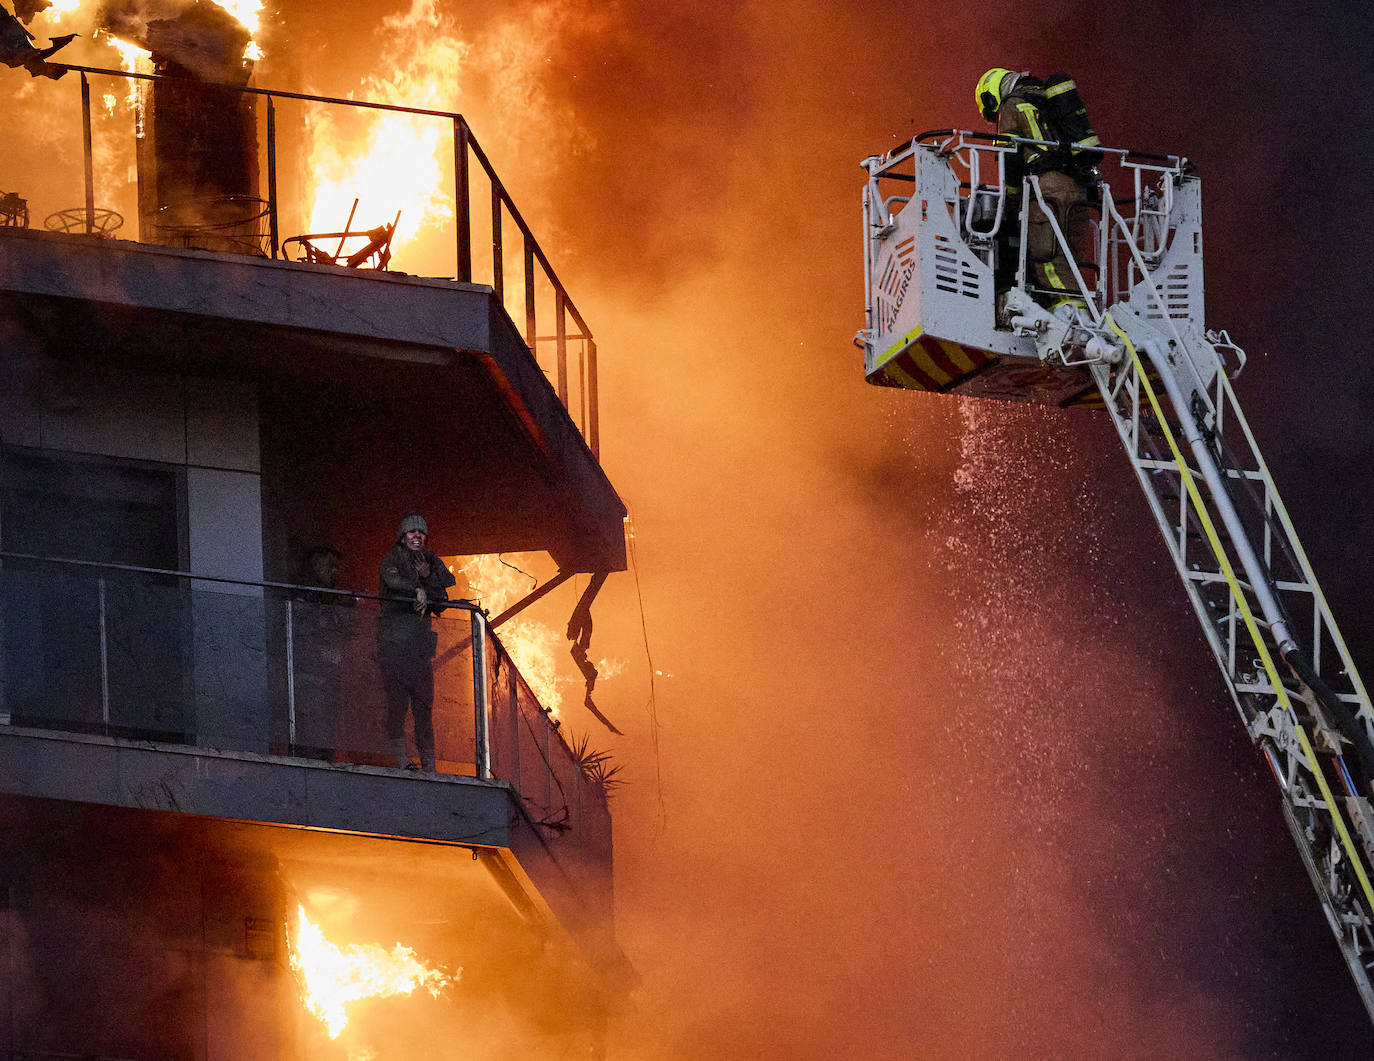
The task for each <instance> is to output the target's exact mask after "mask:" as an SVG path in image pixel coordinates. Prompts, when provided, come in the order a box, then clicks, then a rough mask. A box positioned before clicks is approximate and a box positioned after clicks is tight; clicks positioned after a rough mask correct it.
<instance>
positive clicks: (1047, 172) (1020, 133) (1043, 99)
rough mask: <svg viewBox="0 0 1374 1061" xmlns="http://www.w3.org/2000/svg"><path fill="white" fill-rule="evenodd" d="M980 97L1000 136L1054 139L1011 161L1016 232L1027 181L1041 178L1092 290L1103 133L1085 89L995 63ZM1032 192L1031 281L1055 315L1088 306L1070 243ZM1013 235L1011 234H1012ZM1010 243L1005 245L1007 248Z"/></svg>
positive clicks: (1011, 220)
mask: <svg viewBox="0 0 1374 1061" xmlns="http://www.w3.org/2000/svg"><path fill="white" fill-rule="evenodd" d="M974 95H975V98H976V99H977V101H978V109H979V111H980V112H981V113H982V115H983V117H984V118H985V119H987V120H988V121H990V122H996V123H997V131H998V132H999V133H1002V134H1004V135H1006V136H1016V137H1021V138H1023V139H1026V140H1041V141H1050V142H1052V146H1051V145H1036V144H1021V145H1020V150H1019V152H1018V158H1017V159H1016V160H1015V161H1016V165H1010V166H1008V173H1007V195H1008V203H1009V204H1010V205H1011V210H1010V211H1009V212H1008V213H1009V217H1008V223H1007V225H1008V229H1009V230H1010V228H1013V227H1014V228H1016V229H1017V230H1019V224H1020V223H1019V217H1020V204H1021V201H1022V184H1023V182H1024V178H1025V177H1026V176H1033V177H1035V178H1036V180H1037V181H1038V183H1039V185H1040V195H1041V197H1042V198H1043V199H1044V201H1045V206H1046V207H1047V208H1048V210H1049V213H1050V214H1052V215H1053V216H1054V220H1055V221H1056V222H1057V223H1058V225H1059V231H1060V232H1061V233H1062V234H1063V237H1064V240H1065V241H1067V244H1068V248H1069V249H1070V250H1071V251H1072V253H1073V261H1074V264H1075V265H1077V266H1078V270H1079V274H1080V275H1081V276H1082V277H1083V282H1084V283H1085V284H1087V285H1088V286H1089V289H1091V287H1092V286H1093V285H1094V284H1095V283H1096V277H1097V266H1096V264H1095V262H1096V257H1097V255H1096V238H1095V234H1094V222H1095V221H1096V218H1097V216H1098V209H1099V208H1098V206H1097V203H1096V187H1097V185H1098V184H1099V183H1100V178H1099V176H1098V174H1097V169H1096V167H1097V163H1098V162H1099V161H1101V157H1102V156H1101V153H1100V152H1098V151H1096V150H1094V149H1095V148H1096V147H1097V146H1098V139H1097V134H1096V133H1094V132H1093V129H1092V126H1091V125H1090V124H1089V123H1088V117H1087V111H1086V110H1085V109H1084V107H1083V102H1082V99H1081V98H1080V97H1079V95H1078V88H1077V86H1076V85H1075V84H1074V82H1073V80H1072V79H1071V78H1069V77H1068V76H1067V75H1064V74H1056V75H1055V76H1054V77H1051V78H1050V79H1049V80H1048V81H1040V80H1039V79H1038V78H1035V77H1032V76H1031V75H1030V74H1028V73H1017V72H1015V71H1012V70H1007V69H1004V68H1002V67H994V68H993V69H991V70H989V71H988V72H987V73H985V74H984V75H983V76H982V77H980V78H979V79H978V86H977V88H976V89H975V90H974ZM1024 194H1025V195H1026V196H1028V197H1029V198H1028V199H1027V200H1026V203H1027V209H1029V210H1030V216H1029V218H1028V224H1027V230H1026V232H1027V234H1026V242H1027V247H1026V264H1027V266H1028V267H1029V275H1028V276H1027V280H1028V281H1029V282H1030V283H1032V284H1034V285H1035V287H1036V288H1038V289H1039V290H1038V291H1035V292H1033V293H1034V294H1035V295H1036V296H1037V298H1038V300H1039V301H1041V302H1043V303H1044V304H1045V305H1046V306H1047V308H1048V309H1049V310H1050V311H1051V312H1054V311H1056V310H1058V309H1060V308H1061V307H1064V306H1072V305H1075V304H1079V305H1081V304H1082V299H1081V298H1080V297H1079V294H1080V292H1079V287H1078V282H1077V281H1076V280H1075V279H1074V275H1073V269H1072V268H1071V267H1070V264H1069V256H1068V255H1067V254H1065V247H1064V244H1063V243H1061V242H1060V240H1059V239H1058V238H1056V236H1055V233H1054V226H1053V225H1052V224H1051V223H1050V220H1049V216H1048V215H1047V214H1046V211H1045V210H1043V209H1041V207H1040V203H1039V201H1038V200H1037V199H1036V197H1035V193H1034V192H1033V191H1032V190H1031V189H1030V188H1029V187H1027V188H1026V189H1025V191H1024ZM1010 234H1011V233H1010V231H1008V233H1007V235H1008V237H1010ZM1006 245H1007V244H1006V243H1005V242H1004V243H1003V246H1004V247H1005V246H1006ZM1013 272H1014V270H1013Z"/></svg>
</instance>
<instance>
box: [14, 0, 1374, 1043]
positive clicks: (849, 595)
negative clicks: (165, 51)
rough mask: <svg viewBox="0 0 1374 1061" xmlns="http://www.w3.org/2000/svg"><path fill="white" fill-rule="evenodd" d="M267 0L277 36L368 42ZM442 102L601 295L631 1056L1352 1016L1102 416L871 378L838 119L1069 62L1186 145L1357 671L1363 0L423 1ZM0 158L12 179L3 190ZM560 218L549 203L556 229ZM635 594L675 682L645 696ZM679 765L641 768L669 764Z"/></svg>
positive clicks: (1232, 300)
mask: <svg viewBox="0 0 1374 1061" xmlns="http://www.w3.org/2000/svg"><path fill="white" fill-rule="evenodd" d="M393 7H395V8H396V10H401V5H384V4H377V3H374V2H372V0H368V2H367V3H363V2H361V0H342V2H337V3H332V4H330V5H327V7H326V5H322V4H319V3H318V2H316V0H283V3H282V5H281V10H280V14H279V16H278V23H277V27H276V29H275V31H274V32H275V34H276V42H275V46H274V42H273V38H272V36H270V35H269V36H268V37H267V39H266V44H267V47H268V59H267V60H265V61H264V63H262V64H261V65H260V68H259V75H258V83H259V84H262V85H267V86H272V87H282V88H305V89H309V90H313V91H317V92H324V93H331V94H343V93H345V92H348V91H351V90H357V89H359V88H360V86H361V79H362V78H363V76H364V75H365V74H367V73H373V74H380V75H382V76H386V75H387V73H388V72H387V71H386V70H381V69H379V68H378V67H377V66H376V65H375V64H376V56H377V55H378V53H379V50H380V49H382V48H383V47H384V46H385V40H386V39H385V37H384V36H383V34H382V33H381V32H380V30H379V29H378V24H379V20H380V18H381V17H382V16H383V15H386V14H390V13H392V8H393ZM439 14H440V16H441V21H439V22H438V23H437V24H435V25H434V26H432V27H431V31H430V32H432V33H433V34H436V35H441V34H445V33H447V34H452V35H455V36H457V37H458V38H460V39H462V40H463V41H465V42H469V43H470V44H471V47H472V50H471V52H470V53H469V54H468V55H467V57H466V59H465V60H464V65H463V67H462V69H460V70H459V71H457V72H456V74H455V87H454V88H453V96H452V100H451V104H450V105H452V106H454V107H456V108H457V109H461V110H462V111H463V112H464V113H465V114H466V115H467V116H468V117H469V120H470V121H471V122H472V124H473V128H474V131H475V132H476V135H477V136H478V137H479V139H482V140H483V142H484V143H486V144H487V145H488V149H489V151H490V152H491V154H492V156H493V160H494V162H495V164H496V165H497V167H498V169H500V170H501V171H502V173H503V175H504V176H505V179H506V180H507V183H508V185H509V186H510V188H511V191H512V193H513V194H514V196H515V198H516V201H517V202H518V203H520V204H521V207H522V210H523V211H524V213H525V214H526V216H527V217H528V218H529V219H530V221H531V223H532V225H533V226H534V228H535V230H536V231H537V232H538V233H540V234H541V240H544V241H545V243H546V246H547V247H548V249H549V250H550V253H551V257H553V259H554V262H555V264H556V265H557V267H558V268H559V271H560V273H561V275H562V276H563V279H564V280H565V282H566V283H567V284H568V287H569V289H570V291H571V292H572V294H573V297H574V298H575V299H576V300H577V303H578V305H579V306H580V307H581V309H582V311H583V313H584V314H585V316H586V317H587V319H588V320H589V322H590V323H591V325H592V327H593V328H594V329H595V330H596V332H597V336H598V340H599V348H600V355H601V372H602V414H603V419H602V424H603V439H604V442H603V459H604V463H605V465H606V468H607V470H608V473H609V475H610V477H611V480H612V482H613V483H615V484H616V486H617V488H618V489H619V490H620V492H621V495H622V497H623V498H624V499H625V501H626V503H627V505H628V507H629V509H630V512H631V515H632V518H633V520H634V526H635V531H636V535H637V537H636V543H635V545H636V548H635V553H636V556H637V559H638V565H637V568H638V570H637V575H638V578H637V579H636V577H635V576H634V575H633V574H630V573H626V574H619V575H615V576H613V577H612V579H611V581H610V582H609V583H608V585H607V588H606V590H605V592H604V593H603V596H602V598H601V600H600V601H599V602H598V604H597V609H596V617H597V635H596V636H597V645H598V649H597V651H599V652H601V653H604V654H606V655H609V656H618V657H622V658H626V659H629V660H630V667H629V669H628V671H627V673H626V674H625V675H624V676H623V677H621V678H617V679H615V680H614V681H612V682H608V683H606V684H605V686H604V687H603V693H602V707H603V708H604V709H605V710H606V712H607V713H608V714H609V715H610V716H611V717H612V718H614V719H615V720H616V721H617V722H618V723H619V724H620V725H621V728H623V729H625V730H626V731H627V736H626V737H624V738H615V737H613V736H612V735H610V734H607V733H605V732H604V731H601V730H599V729H597V728H596V724H595V722H593V721H592V720H590V719H589V718H584V717H580V714H579V712H578V711H577V710H575V709H573V710H571V711H570V719H569V721H570V724H571V725H572V726H573V727H574V728H575V729H577V730H579V731H581V730H586V731H588V732H590V733H591V734H592V736H593V740H594V741H595V742H597V743H598V744H600V745H602V746H604V747H606V748H607V749H608V750H610V751H612V752H613V754H614V755H615V756H616V757H617V759H618V760H619V761H620V762H622V763H623V764H624V768H625V772H626V774H627V776H628V777H629V780H630V783H629V784H628V785H627V786H626V787H625V788H623V789H622V790H620V791H619V792H618V793H617V794H616V796H615V798H614V803H613V809H614V812H615V815H616V827H617V830H618V833H617V859H618V865H617V903H618V908H619V925H618V930H619V933H620V937H621V940H622V944H623V946H624V948H625V950H626V952H627V954H628V955H629V957H630V959H631V961H632V962H633V963H634V964H635V966H636V968H637V969H638V971H639V973H640V975H641V976H642V978H643V982H642V984H641V986H640V988H639V990H638V991H637V993H636V996H635V1000H634V1006H633V1008H632V1009H631V1010H629V1011H628V1012H627V1013H626V1014H625V1016H624V1018H623V1019H622V1021H621V1022H620V1027H619V1032H618V1037H619V1040H618V1045H617V1052H616V1053H615V1054H614V1056H616V1057H617V1058H623V1059H639V1058H645V1059H649V1058H653V1059H658V1058H661V1059H664V1061H688V1059H699V1058H707V1057H718V1058H729V1059H735V1058H766V1059H775V1058H776V1059H783V1058H787V1059H802V1058H804V1059H817V1061H819V1059H832V1058H853V1059H856V1061H857V1059H903V1058H913V1057H920V1058H940V1059H943V1058H951V1059H952V1058H969V1057H1013V1056H1015V1057H1037V1058H1040V1057H1043V1058H1097V1057H1115V1058H1153V1057H1188V1058H1270V1057H1272V1058H1336V1057H1353V1056H1361V1055H1363V1054H1366V1053H1368V1051H1369V1048H1370V1043H1371V1038H1374V1036H1371V1032H1370V1027H1369V1024H1368V1021H1367V1020H1366V1018H1365V1017H1364V1015H1363V1011H1362V1009H1361V1007H1360V1006H1359V1003H1358V1001H1357V999H1356V998H1355V995H1354V992H1353V989H1351V987H1350V986H1349V984H1348V982H1347V974H1346V972H1345V969H1344V966H1343V965H1342V963H1341V961H1340V957H1339V955H1338V953H1337V951H1336V948H1335V946H1334V944H1333V943H1332V941H1331V939H1330V937H1329V930H1328V929H1327V928H1326V925H1325V922H1324V920H1323V919H1322V917H1321V915H1320V912H1319V907H1318V905H1317V902H1316V900H1315V897H1314V895H1313V894H1312V890H1311V887H1310V885H1309V884H1308V882H1307V879H1306V875H1305V874H1304V872H1303V870H1302V868H1301V865H1300V862H1299V859H1298V855H1297V852H1296V850H1295V849H1294V848H1293V845H1292V843H1291V841H1290V840H1289V839H1288V836H1287V832H1286V830H1285V827H1284V825H1283V821H1282V818H1281V816H1280V811H1279V802H1278V798H1277V795H1276V793H1275V792H1274V791H1273V788H1272V781H1271V780H1270V779H1269V777H1268V775H1267V770H1266V769H1265V767H1264V764H1263V760H1262V758H1261V757H1260V755H1259V754H1258V752H1256V751H1255V750H1253V749H1252V748H1250V746H1249V743H1248V741H1247V739H1246V738H1245V736H1244V733H1243V730H1242V728H1241V726H1240V723H1239V721H1238V719H1237V718H1236V715H1235V712H1234V708H1233V707H1232V706H1231V704H1230V702H1229V700H1227V698H1226V696H1225V693H1224V689H1223V687H1222V683H1221V679H1220V676H1219V675H1218V674H1217V673H1216V668H1215V664H1214V663H1213V662H1212V660H1211V658H1210V655H1209V654H1208V653H1207V651H1206V649H1205V646H1204V644H1203V641H1202V639H1201V637H1200V636H1199V635H1198V633H1197V631H1196V629H1195V621H1194V619H1193V617H1192V615H1191V612H1190V611H1189V609H1188V608H1187V606H1186V603H1185V600H1184V596H1183V592H1182V589H1181V588H1180V587H1178V586H1177V585H1176V582H1175V576H1174V574H1173V570H1172V567H1171V565H1170V564H1169V562H1168V558H1167V555H1166V554H1165V552H1164V549H1163V547H1162V545H1161V544H1160V543H1159V541H1158V540H1157V539H1158V534H1157V532H1156V531H1155V530H1154V529H1153V527H1152V525H1151V521H1150V519H1149V515H1148V512H1147V509H1146V507H1145V505H1144V504H1143V503H1142V501H1141V499H1140V498H1139V497H1137V496H1136V487H1135V485H1134V480H1133V478H1132V476H1131V473H1130V469H1129V466H1128V465H1127V463H1126V460H1125V458H1124V455H1122V454H1121V453H1120V451H1119V446H1118V444H1117V443H1116V442H1115V435H1114V433H1113V432H1112V430H1111V427H1110V425H1109V424H1108V422H1107V421H1106V419H1105V417H1103V416H1100V415H1099V416H1095V415H1093V414H1090V413H1084V412H1058V411H1038V410H1030V409H1025V408H1022V407H1016V406H1004V405H994V404H991V403H985V404H978V403H976V402H971V401H966V400H961V399H954V398H941V397H936V396H929V395H919V394H894V393H892V392H889V391H883V390H879V389H876V388H871V387H868V386H867V385H866V384H865V383H864V382H863V379H862V367H863V366H862V354H861V352H860V351H858V350H856V349H854V347H853V346H852V345H851V338H852V336H853V333H854V332H855V330H857V329H858V328H859V327H861V326H862V324H863V291H862V256H861V244H860V231H859V202H860V200H859V195H860V190H861V187H862V177H863V174H862V171H861V170H860V168H859V161H860V160H861V159H862V158H863V157H865V156H866V155H869V154H874V153H880V152H882V151H884V150H886V149H888V148H889V147H892V146H894V145H896V144H898V143H900V142H902V141H905V140H906V139H908V138H909V137H910V136H912V135H913V134H915V133H917V132H919V131H922V130H924V129H930V128H940V127H947V126H951V125H964V126H966V127H978V126H979V125H980V121H979V119H978V116H977V114H976V113H975V112H974V109H973V84H974V82H975V81H976V79H977V77H978V75H979V74H980V73H982V71H983V70H984V69H986V68H987V67H989V66H994V65H997V66H1008V67H1011V68H1013V69H1029V70H1033V71H1035V72H1036V73H1038V74H1040V75H1041V76H1045V75H1048V74H1050V73H1052V72H1055V71H1057V70H1066V71H1068V72H1070V73H1072V74H1073V75H1074V76H1075V77H1076V79H1077V81H1078V83H1079V86H1080V89H1081V91H1082V93H1083V96H1084V98H1085V100H1086V102H1087V105H1088V107H1089V111H1090V113H1091V115H1092V117H1093V120H1094V124H1095V126H1096V128H1097V130H1098V131H1099V133H1100V134H1101V136H1102V139H1103V141H1104V142H1105V143H1107V144H1110V145H1113V146H1130V147H1136V148H1140V149H1144V150H1155V151H1168V152H1178V153H1182V154H1185V155H1187V156H1189V157H1190V158H1192V159H1194V160H1195V161H1196V164H1197V168H1198V172H1199V174H1200V175H1201V176H1202V178H1203V189H1204V218H1205V222H1204V231H1205V234H1206V239H1207V270H1208V272H1207V291H1208V299H1207V302H1208V324H1209V326H1211V327H1226V328H1228V329H1230V331H1231V334H1232V336H1233V337H1234V338H1235V339H1236V340H1237V341H1238V342H1240V343H1241V345H1243V346H1244V347H1246V349H1247V350H1248V352H1249V354H1250V363H1249V366H1248V368H1247V369H1246V371H1245V373H1244V374H1243V375H1242V377H1241V378H1240V380H1239V381H1238V384H1237V388H1238V392H1239V395H1240V399H1241V402H1242V403H1243V405H1244V406H1245V409H1246V411H1247V414H1248V415H1249V417H1250V420H1251V423H1252V426H1253V427H1254V429H1255V432H1256V435H1257V437H1258V439H1259V442H1260V445H1261V448H1262V450H1263V452H1264V455H1265V457H1266V459H1267V460H1268V462H1269V464H1270V467H1271V469H1272V471H1273V473H1274V475H1275V478H1276V479H1277V481H1278V484H1279V487H1280V489H1281V491H1282V492H1283V495H1284V498H1285V500H1286V502H1287V504H1288V507H1289V509H1290V512H1291V513H1292V515H1293V518H1294V520H1295V522H1296V523H1297V525H1298V528H1299V531H1300V533H1301V534H1302V537H1303V544H1304V546H1305V547H1306V549H1307V551H1308V554H1309V556H1310V557H1311V559H1312V562H1313V564H1314V566H1315V568H1316V570H1317V573H1318V575H1319V577H1321V578H1322V579H1323V585H1324V588H1325V590H1326V592H1327V595H1328V597H1329V599H1330V601H1331V604H1332V607H1333V609H1334V611H1335V614H1336V617H1337V620H1338V622H1340V624H1341V626H1342V628H1343V630H1344V632H1345V635H1346V637H1347V640H1348V641H1349V643H1350V645H1351V648H1352V650H1353V651H1354V653H1355V655H1356V658H1357V660H1359V661H1360V662H1361V664H1362V667H1363V670H1364V673H1365V674H1366V676H1372V675H1374V610H1371V603H1370V602H1371V600H1374V575H1371V572H1370V569H1369V567H1368V565H1367V564H1365V563H1364V562H1363V558H1364V557H1363V554H1364V550H1365V547H1366V544H1367V542H1368V541H1369V540H1370V521H1371V518H1372V517H1374V513H1371V510H1370V500H1369V496H1368V486H1369V482H1370V474H1369V471H1368V462H1369V459H1370V455H1371V454H1370V448H1371V445H1370V443H1371V437H1374V429H1371V427H1370V425H1369V417H1368V415H1367V410H1368V409H1369V408H1370V407H1371V402H1370V399H1371V397H1374V370H1371V367H1370V364H1369V361H1368V359H1367V358H1366V357H1365V356H1364V355H1365V349H1366V347H1367V346H1368V345H1369V342H1368V339H1367V337H1366V335H1365V333H1364V330H1363V329H1362V327H1361V322H1362V321H1363V319H1364V317H1365V316H1366V314H1365V312H1364V310H1365V304H1366V302H1367V291H1366V287H1367V279H1366V278H1367V277H1368V276H1369V275H1370V274H1371V264H1374V263H1371V239H1370V237H1369V231H1370V228H1371V224H1374V216H1371V215H1372V214H1374V207H1372V206H1371V197H1370V196H1369V194H1368V189H1367V185H1368V177H1367V173H1366V169H1367V167H1366V165H1365V156H1366V155H1367V153H1368V145H1369V144H1370V143H1371V142H1374V115H1372V114H1371V105H1370V102H1369V100H1370V95H1369V91H1368V84H1369V81H1370V75H1371V73H1374V69H1371V60H1370V51H1369V48H1368V43H1367V35H1366V32H1365V26H1364V24H1363V23H1364V19H1363V18H1361V19H1359V21H1358V23H1357V18H1356V15H1355V14H1354V12H1353V9H1352V10H1351V11H1350V12H1349V13H1342V12H1340V11H1333V10H1328V9H1322V10H1315V9H1314V10H1306V9H1303V8H1301V7H1300V6H1295V5H1276V4H1268V3H1247V4H1239V3H1221V4H1214V5H1210V6H1208V7H1207V8H1206V9H1205V10H1203V9H1202V7H1201V5H1192V4H1185V3H1181V2H1174V3H1164V4H1149V5H1136V6H1135V7H1131V6H1130V5H1113V6H1109V7H1107V8H1104V7H1103V6H1101V5H1089V4H1085V3H1079V4H1074V3H1061V4H1056V5H1045V6H1044V8H1043V9H1040V8H1036V7H1034V6H1030V5H1008V4H1000V3H999V4H981V5H964V6H949V7H944V6H941V7H936V6H934V5H926V6H923V5H919V4H909V3H908V4H899V3H879V2H870V3H866V4H862V5H846V6H836V5H830V4H825V3H820V2H813V0H801V2H794V3H788V4H780V3H776V2H774V3H739V4H724V3H709V4H696V5H687V6H677V7H671V6H663V5H659V4H657V3H651V2H649V0H627V2H619V3H598V4H591V3H578V4H555V3H513V4H506V5H502V6H500V7H499V8H490V7H481V8H478V7H477V6H475V5H473V6H465V5H462V4H458V3H449V4H448V5H447V6H445V7H443V8H442V9H441V10H440V12H439ZM11 183H17V182H15V181H14V180H12V179H10V178H8V177H0V187H6V188H7V187H8V185H9V184H11ZM545 233H547V234H548V236H547V237H545V235H544V234H545ZM641 603H642V607H643V619H644V628H645V629H647V635H648V643H649V647H650V650H651V651H652V654H653V663H654V665H655V666H656V667H657V668H658V670H660V671H661V672H663V673H662V674H661V675H660V676H659V677H658V679H657V680H656V682H655V688H656V699H655V701H654V702H653V706H654V707H655V708H656V712H657V719H658V723H659V728H658V729H657V731H656V736H657V749H656V748H655V741H654V740H653V739H652V737H653V736H654V735H655V732H654V730H653V727H652V723H651V718H650V706H649V703H648V700H649V687H648V681H647V673H648V664H647V661H646V660H645V657H644V640H643V634H642V631H641V612H640V607H641ZM660 776H661V784H660V782H659V780H658V778H659V777H660Z"/></svg>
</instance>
